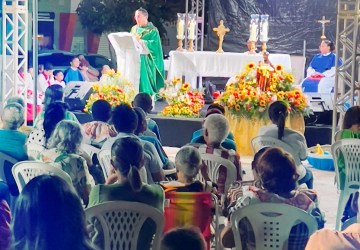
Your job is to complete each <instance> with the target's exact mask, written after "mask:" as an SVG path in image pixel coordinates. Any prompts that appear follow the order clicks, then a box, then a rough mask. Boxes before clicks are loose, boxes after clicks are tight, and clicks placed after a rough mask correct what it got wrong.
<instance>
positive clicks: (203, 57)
mask: <svg viewBox="0 0 360 250" xmlns="http://www.w3.org/2000/svg"><path fill="white" fill-rule="evenodd" d="M269 59H270V61H271V62H272V63H273V64H274V65H276V64H282V65H283V67H284V70H286V71H288V72H291V60H290V55H288V54H270V56H269ZM169 60H170V63H169V70H168V75H167V79H168V80H172V79H173V78H175V77H182V76H185V81H188V82H190V83H191V85H192V87H193V88H195V87H197V86H196V78H197V77H203V76H207V77H233V76H236V75H238V74H240V73H241V71H242V70H243V69H244V68H245V65H246V64H248V63H250V62H254V63H257V62H259V61H261V62H262V61H263V57H262V55H259V54H247V53H234V52H224V53H216V52H212V51H195V52H187V51H184V52H180V51H171V52H170V59H169Z"/></svg>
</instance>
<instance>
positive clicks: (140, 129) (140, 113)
mask: <svg viewBox="0 0 360 250" xmlns="http://www.w3.org/2000/svg"><path fill="white" fill-rule="evenodd" d="M134 111H135V113H136V115H137V117H138V126H137V129H136V130H135V132H134V134H135V135H137V136H138V137H139V138H140V139H141V140H144V141H148V142H151V143H152V144H153V145H154V147H155V149H156V151H157V153H158V154H159V157H160V159H161V162H162V163H163V168H164V169H173V168H174V163H173V162H171V161H170V160H169V158H168V156H167V155H166V152H165V150H164V149H163V146H162V145H161V142H160V141H159V139H157V137H156V136H155V137H153V136H147V135H145V134H144V133H145V132H146V130H147V121H146V113H145V112H144V110H142V108H139V107H136V108H134Z"/></svg>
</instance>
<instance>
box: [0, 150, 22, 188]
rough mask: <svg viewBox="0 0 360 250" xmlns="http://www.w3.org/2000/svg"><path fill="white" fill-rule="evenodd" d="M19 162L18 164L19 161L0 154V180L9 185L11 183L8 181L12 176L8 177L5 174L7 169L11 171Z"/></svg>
mask: <svg viewBox="0 0 360 250" xmlns="http://www.w3.org/2000/svg"><path fill="white" fill-rule="evenodd" d="M17 162H18V160H17V159H15V158H13V157H11V156H9V155H7V154H5V153H2V152H0V179H2V180H3V181H5V182H6V183H7V182H8V181H9V180H8V179H9V177H10V176H8V174H5V169H7V168H9V169H10V168H11V167H12V166H13V165H14V164H15V163H17ZM9 173H11V171H9ZM6 177H8V178H6Z"/></svg>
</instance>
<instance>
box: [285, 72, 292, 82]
mask: <svg viewBox="0 0 360 250" xmlns="http://www.w3.org/2000/svg"><path fill="white" fill-rule="evenodd" d="M286 78H287V79H288V81H289V82H294V76H293V75H292V74H288V75H287V77H286Z"/></svg>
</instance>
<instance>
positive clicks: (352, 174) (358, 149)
mask: <svg viewBox="0 0 360 250" xmlns="http://www.w3.org/2000/svg"><path fill="white" fill-rule="evenodd" d="M331 154H332V155H333V158H334V165H335V173H336V179H337V187H338V189H339V190H340V184H339V158H341V157H343V163H344V166H345V176H346V177H345V184H344V190H340V197H339V203H338V209H337V213H336V226H335V229H336V230H341V217H342V214H343V212H344V209H345V206H346V202H347V201H348V199H349V197H350V194H352V193H354V192H356V191H357V190H358V189H359V188H360V140H359V139H342V140H339V141H337V142H335V143H334V144H333V145H332V146H331Z"/></svg>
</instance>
